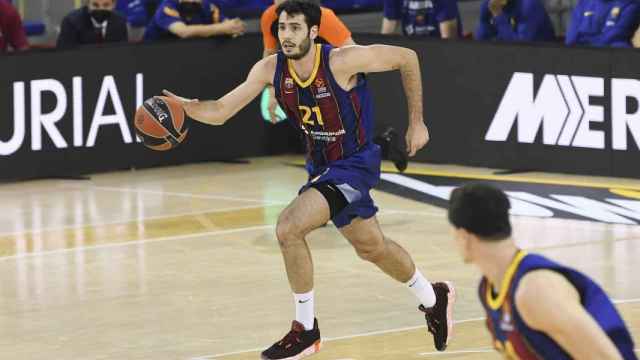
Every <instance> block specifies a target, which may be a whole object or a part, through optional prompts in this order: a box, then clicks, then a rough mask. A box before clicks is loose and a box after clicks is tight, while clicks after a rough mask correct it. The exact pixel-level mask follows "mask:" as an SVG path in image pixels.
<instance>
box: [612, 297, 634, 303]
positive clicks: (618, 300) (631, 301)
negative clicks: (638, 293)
mask: <svg viewBox="0 0 640 360" xmlns="http://www.w3.org/2000/svg"><path fill="white" fill-rule="evenodd" d="M611 301H612V302H613V303H614V304H629V303H637V302H640V298H635V299H611Z"/></svg>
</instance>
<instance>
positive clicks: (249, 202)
mask: <svg viewBox="0 0 640 360" xmlns="http://www.w3.org/2000/svg"><path fill="white" fill-rule="evenodd" d="M296 159H298V158H297V157H277V158H260V159H251V162H250V164H222V163H208V164H197V165H185V166H179V167H172V168H158V169H150V170H143V171H127V172H117V173H109V174H99V175H94V176H92V177H91V180H87V181H78V180H75V181H74V180H41V181H30V182H23V183H13V184H4V185H0V194H1V195H2V202H0V211H1V212H2V214H3V216H2V217H0V291H1V296H0V304H1V307H0V323H1V324H2V326H0V344H2V346H0V358H2V359H96V360H97V359H191V360H195V359H218V358H219V359H228V360H232V359H237V360H239V359H258V358H259V352H260V351H261V350H262V349H263V348H265V347H266V346H268V345H270V344H271V343H273V342H274V341H275V340H277V339H279V338H280V337H281V336H282V335H284V333H286V332H287V331H288V329H289V326H290V322H291V320H292V317H293V315H294V308H293V301H292V295H291V292H290V290H289V287H288V283H287V280H286V277H285V272H284V266H283V263H282V259H281V255H280V252H279V249H278V245H277V241H276V239H275V236H274V225H275V222H276V219H277V216H278V213H279V211H280V210H281V209H282V208H283V207H284V206H285V205H286V204H287V203H288V202H289V201H290V200H291V199H292V198H293V197H294V196H295V194H296V193H297V190H298V188H299V187H300V185H301V184H303V183H304V181H305V180H306V176H305V173H304V170H303V169H302V168H300V167H295V166H290V165H286V164H287V163H289V162H291V161H293V160H296ZM411 168H413V169H416V168H417V169H420V168H430V169H438V170H441V171H455V172H457V173H468V174H488V173H489V170H488V169H470V168H462V167H453V166H432V165H415V164H412V165H411ZM526 176H527V178H535V179H540V180H542V181H546V180H549V179H562V181H589V182H592V183H594V182H595V183H600V184H603V185H605V186H608V184H612V185H611V187H631V188H634V187H635V188H638V187H640V181H637V180H623V179H606V178H585V177H577V176H565V175H552V174H537V173H528V174H526ZM517 177H518V175H506V176H505V178H517ZM373 196H374V199H375V200H376V202H377V203H378V206H379V207H380V208H381V211H380V213H379V219H380V222H381V224H382V227H383V230H384V231H385V232H386V234H387V235H389V236H390V237H391V238H393V239H395V240H396V241H398V242H399V243H401V244H402V245H403V246H404V247H405V248H406V249H407V250H408V251H409V252H410V253H411V254H412V255H413V257H414V260H415V261H416V263H417V264H418V266H419V267H420V268H421V269H422V272H423V273H424V274H425V275H426V276H427V277H428V278H429V279H430V280H451V281H453V282H454V284H455V285H456V288H457V292H458V302H457V307H456V308H455V318H456V322H457V326H456V328H455V333H454V337H453V340H452V342H451V344H450V346H449V349H448V351H447V352H444V353H435V352H434V351H435V350H434V348H433V345H432V340H431V337H430V335H427V333H426V328H425V326H424V321H423V318H422V317H421V314H420V313H419V312H418V311H417V310H416V305H417V304H416V301H415V299H414V298H413V296H412V295H411V294H410V292H409V291H408V290H407V289H405V288H404V287H403V286H402V285H401V284H399V283H396V282H394V281H392V280H391V279H390V278H387V277H386V275H384V274H383V273H381V272H380V271H379V270H378V269H377V268H375V267H374V266H373V265H371V264H368V263H365V262H363V261H361V260H360V259H359V258H358V257H357V256H356V255H355V253H354V251H353V249H352V248H351V247H350V245H348V243H347V242H346V240H344V239H342V238H341V237H340V235H339V234H338V232H337V231H336V229H335V228H334V227H333V226H327V227H325V228H321V229H319V230H317V231H315V232H314V233H312V235H311V236H310V237H309V239H308V240H309V243H310V246H311V248H312V252H313V260H314V263H315V274H316V276H315V292H316V311H317V316H318V319H319V322H320V329H321V332H322V334H323V337H324V339H325V342H324V344H323V345H324V346H323V350H322V351H321V352H320V354H318V355H316V356H315V357H313V359H317V360H347V359H351V360H373V359H380V360H392V359H393V360H397V359H430V358H434V359H494V358H499V357H498V355H497V354H496V353H495V352H493V350H492V348H491V346H490V342H489V338H488V335H487V333H486V331H485V329H484V324H483V321H482V320H483V314H482V312H481V309H480V305H479V303H478V301H477V299H476V284H477V279H478V275H477V273H476V272H475V269H474V268H473V267H471V266H469V265H465V264H463V263H462V262H461V261H460V259H459V258H458V256H457V253H456V252H455V248H454V243H453V240H452V238H451V236H450V229H449V225H448V223H447V221H446V216H445V211H444V210H443V209H441V208H437V207H435V206H431V205H428V204H424V203H419V202H417V201H413V200H408V199H404V198H401V197H398V196H395V195H390V194H387V193H384V192H381V191H375V192H374V193H373ZM513 222H514V229H515V237H516V238H517V239H518V241H519V242H520V245H521V246H522V247H524V248H527V249H532V250H535V251H539V252H541V253H543V254H545V255H548V256H550V257H551V258H553V259H555V260H559V261H562V262H565V263H567V264H569V265H571V266H573V267H576V268H578V269H580V270H582V271H584V272H586V273H587V274H589V275H591V276H592V277H594V278H595V279H596V280H597V281H598V282H599V283H600V284H601V285H602V286H603V287H604V288H605V289H606V290H607V292H608V293H609V294H610V295H611V296H612V297H613V298H614V299H615V300H616V302H617V306H618V308H619V310H620V311H621V313H622V315H623V317H624V319H625V320H626V322H627V324H628V325H629V326H630V327H631V329H632V333H633V334H634V336H635V338H636V341H637V340H638V337H639V335H640V285H639V284H640V274H636V271H637V268H636V267H635V265H636V264H637V262H638V259H640V227H638V226H630V225H611V224H603V223H596V222H588V221H579V220H562V219H539V218H529V217H514V218H513ZM639 347H640V346H639Z"/></svg>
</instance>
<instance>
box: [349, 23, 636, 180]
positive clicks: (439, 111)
mask: <svg viewBox="0 0 640 360" xmlns="http://www.w3.org/2000/svg"><path fill="white" fill-rule="evenodd" d="M356 40H358V41H360V42H362V43H375V42H384V43H394V44H398V45H403V46H408V47H411V48H413V49H414V50H416V51H417V52H418V54H419V56H420V60H421V64H422V71H423V75H422V76H423V85H424V109H425V121H426V122H427V123H428V125H429V128H430V131H431V137H432V140H431V142H430V144H429V146H428V148H427V149H425V150H423V151H422V152H420V153H419V154H418V156H417V157H416V159H417V160H418V161H429V162H439V163H455V164H463V165H474V166H484V167H494V168H505V169H513V170H540V171H551V172H564V173H577V174H588V175H607V176H623V177H640V167H639V166H637V160H636V159H637V157H638V155H640V152H639V151H638V149H639V148H638V144H640V112H639V109H638V104H639V102H640V81H639V80H638V79H640V75H638V74H640V52H639V51H637V50H632V49H596V48H566V47H564V46H561V45H555V44H542V45H538V44H505V43H487V42H473V41H459V42H446V41H438V40H426V39H420V40H415V39H406V38H388V37H381V36H368V37H366V38H363V37H357V39H356ZM370 79H371V83H372V86H373V88H374V89H375V90H376V91H375V92H374V95H375V100H376V102H375V103H376V116H377V120H378V123H377V124H378V129H381V128H382V126H384V124H391V125H394V126H395V127H397V128H400V129H402V130H403V131H404V129H406V124H407V117H406V101H405V99H404V94H403V91H402V84H401V82H400V77H399V76H398V74H397V73H396V74H394V73H386V74H379V75H373V76H370ZM490 129H491V131H490Z"/></svg>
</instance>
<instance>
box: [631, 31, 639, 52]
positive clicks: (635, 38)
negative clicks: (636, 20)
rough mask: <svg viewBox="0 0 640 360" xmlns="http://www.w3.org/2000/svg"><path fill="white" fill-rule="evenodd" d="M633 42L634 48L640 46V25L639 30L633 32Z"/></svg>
mask: <svg viewBox="0 0 640 360" xmlns="http://www.w3.org/2000/svg"><path fill="white" fill-rule="evenodd" d="M631 44H632V45H633V47H634V48H640V26H638V30H636V33H635V34H633V39H631Z"/></svg>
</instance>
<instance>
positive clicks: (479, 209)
mask: <svg viewBox="0 0 640 360" xmlns="http://www.w3.org/2000/svg"><path fill="white" fill-rule="evenodd" d="M509 208H511V204H510V203H509V198H507V195H506V194H505V193H504V192H503V191H502V190H500V189H497V188H495V187H493V186H489V185H486V184H469V185H464V186H462V187H459V188H457V189H455V190H453V192H452V193H451V198H450V200H449V222H450V223H451V224H452V225H453V226H454V227H456V228H463V229H465V230H467V231H468V232H470V233H472V234H475V235H477V236H478V237H479V238H481V239H482V240H486V241H499V240H504V239H506V238H508V237H510V236H511V222H510V221H509Z"/></svg>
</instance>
